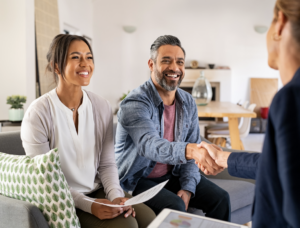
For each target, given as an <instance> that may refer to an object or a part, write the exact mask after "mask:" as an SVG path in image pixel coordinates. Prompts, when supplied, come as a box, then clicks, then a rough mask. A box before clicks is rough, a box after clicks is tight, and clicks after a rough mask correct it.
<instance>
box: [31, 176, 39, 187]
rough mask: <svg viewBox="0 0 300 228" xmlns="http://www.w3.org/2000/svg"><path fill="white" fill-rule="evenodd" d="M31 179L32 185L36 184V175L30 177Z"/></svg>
mask: <svg viewBox="0 0 300 228" xmlns="http://www.w3.org/2000/svg"><path fill="white" fill-rule="evenodd" d="M32 181H33V184H34V185H37V183H38V181H37V179H36V176H33V177H32Z"/></svg>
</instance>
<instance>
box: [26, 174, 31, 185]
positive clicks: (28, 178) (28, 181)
mask: <svg viewBox="0 0 300 228" xmlns="http://www.w3.org/2000/svg"><path fill="white" fill-rule="evenodd" d="M27 184H29V185H30V184H31V179H30V176H29V175H28V176H27Z"/></svg>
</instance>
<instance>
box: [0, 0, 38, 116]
mask: <svg viewBox="0 0 300 228" xmlns="http://www.w3.org/2000/svg"><path fill="white" fill-rule="evenodd" d="M0 5H1V7H0V31H1V42H0V50H1V55H0V68H1V76H0V77H1V82H0V119H1V120H3V119H8V110H9V107H10V106H9V105H7V104H6V98H7V96H11V95H24V96H27V103H26V105H25V106H24V108H25V110H26V108H27V107H28V105H29V104H30V103H31V102H32V101H33V100H34V99H35V52H34V50H35V49H34V45H35V43H34V42H35V39H34V0H26V2H25V1H19V0H10V1H7V0H0Z"/></svg>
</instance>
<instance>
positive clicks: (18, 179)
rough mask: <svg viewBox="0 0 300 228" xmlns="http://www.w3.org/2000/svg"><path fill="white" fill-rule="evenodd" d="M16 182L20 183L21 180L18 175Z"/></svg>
mask: <svg viewBox="0 0 300 228" xmlns="http://www.w3.org/2000/svg"><path fill="white" fill-rule="evenodd" d="M17 181H18V182H19V183H21V178H20V176H19V175H18V176H17Z"/></svg>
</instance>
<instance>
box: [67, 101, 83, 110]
mask: <svg viewBox="0 0 300 228" xmlns="http://www.w3.org/2000/svg"><path fill="white" fill-rule="evenodd" d="M81 101H82V99H81V100H80V102H79V104H78V105H77V109H78V108H79V106H80V104H81ZM70 109H71V111H72V112H74V110H75V109H76V107H74V108H70Z"/></svg>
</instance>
